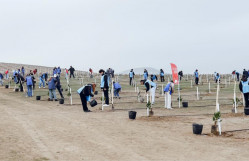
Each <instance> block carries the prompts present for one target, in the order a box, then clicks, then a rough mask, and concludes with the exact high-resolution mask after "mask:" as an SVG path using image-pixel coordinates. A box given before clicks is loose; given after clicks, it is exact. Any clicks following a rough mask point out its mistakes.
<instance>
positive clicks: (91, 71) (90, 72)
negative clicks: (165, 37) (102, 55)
mask: <svg viewBox="0 0 249 161" xmlns="http://www.w3.org/2000/svg"><path fill="white" fill-rule="evenodd" d="M89 74H90V76H91V75H93V70H92V68H90V69H89Z"/></svg>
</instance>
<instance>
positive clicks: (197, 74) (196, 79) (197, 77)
mask: <svg viewBox="0 0 249 161" xmlns="http://www.w3.org/2000/svg"><path fill="white" fill-rule="evenodd" d="M194 76H195V84H196V85H198V84H199V73H198V69H196V70H195V73H194Z"/></svg>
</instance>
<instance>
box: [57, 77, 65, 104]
mask: <svg viewBox="0 0 249 161" xmlns="http://www.w3.org/2000/svg"><path fill="white" fill-rule="evenodd" d="M56 88H57V90H58V92H59V93H60V96H61V98H62V99H64V96H63V94H62V92H61V81H60V77H59V75H57V77H56Z"/></svg>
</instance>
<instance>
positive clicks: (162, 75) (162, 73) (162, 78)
mask: <svg viewBox="0 0 249 161" xmlns="http://www.w3.org/2000/svg"><path fill="white" fill-rule="evenodd" d="M160 78H161V82H164V81H165V80H164V71H163V69H160Z"/></svg>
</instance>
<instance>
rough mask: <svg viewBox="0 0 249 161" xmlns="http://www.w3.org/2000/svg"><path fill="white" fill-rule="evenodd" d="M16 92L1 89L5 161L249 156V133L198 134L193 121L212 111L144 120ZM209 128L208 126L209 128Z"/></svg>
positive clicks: (232, 124) (233, 123) (238, 121)
mask: <svg viewBox="0 0 249 161" xmlns="http://www.w3.org/2000/svg"><path fill="white" fill-rule="evenodd" d="M14 96H15V95H10V94H9V93H8V92H6V91H3V89H0V129H1V131H0V141H1V144H0V160H3V161H16V160H25V161H28V160H34V161H41V160H52V161H54V160H62V161H69V160H72V161H78V160H87V161H89V160H97V161H105V160H106V161H109V160H113V161H117V160H124V161H126V160H127V161H128V160H129V161H133V160H134V161H138V160H142V161H147V160H148V161H149V160H153V161H154V160H155V161H164V160H170V161H172V160H175V161H180V160H190V161H194V160H196V161H197V160H198V161H200V160H207V161H208V160H217V161H222V160H224V161H225V160H248V159H247V157H248V153H247V150H246V149H248V148H249V145H248V143H249V139H247V138H248V137H247V138H241V137H239V138H236V137H210V136H205V135H202V136H195V135H193V134H192V131H191V130H192V129H191V124H192V123H193V122H201V123H203V124H204V127H210V125H211V123H212V122H210V118H209V117H208V116H191V117H165V118H163V119H160V120H156V121H153V120H150V121H149V120H147V119H146V118H141V116H144V115H145V112H146V111H145V110H138V119H137V120H136V121H130V120H128V119H127V117H128V116H127V115H128V114H127V111H115V112H107V111H105V112H100V111H98V110H95V111H94V112H92V113H83V112H82V108H81V107H80V106H73V107H71V106H63V105H58V103H55V102H45V101H41V102H37V101H34V98H31V99H28V98H22V97H14ZM14 98H15V99H14ZM155 112H156V113H163V112H165V111H164V110H161V109H156V111H155ZM248 121H249V119H248V118H240V117H235V118H229V119H226V120H224V123H223V126H224V130H232V129H234V128H236V127H238V125H240V126H241V128H242V129H243V128H247V123H248ZM225 125H227V126H225ZM209 131H210V129H209V128H206V129H204V133H209ZM246 134H247V135H248V132H245V133H242V134H240V135H242V136H243V135H246Z"/></svg>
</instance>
